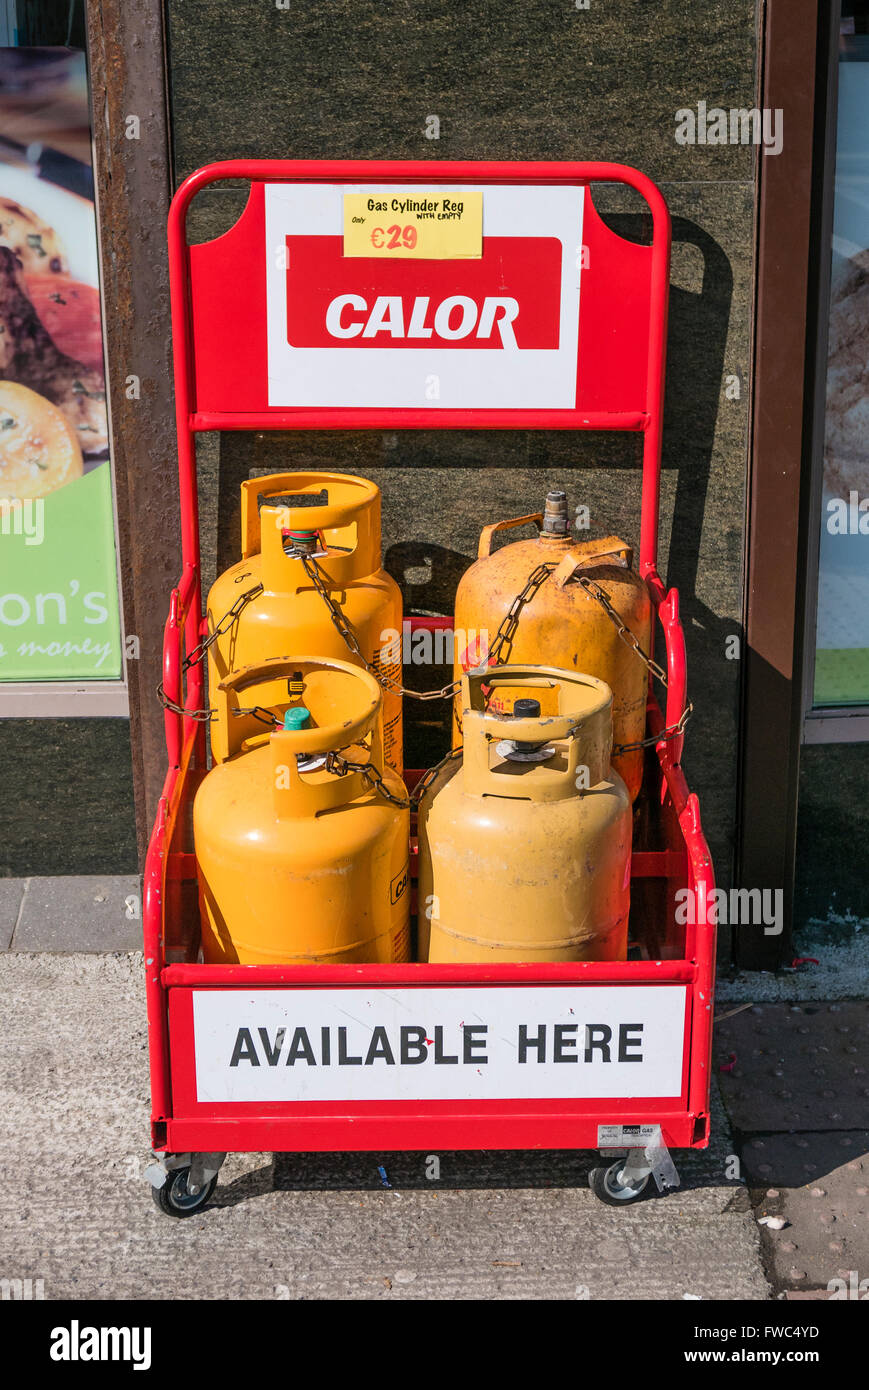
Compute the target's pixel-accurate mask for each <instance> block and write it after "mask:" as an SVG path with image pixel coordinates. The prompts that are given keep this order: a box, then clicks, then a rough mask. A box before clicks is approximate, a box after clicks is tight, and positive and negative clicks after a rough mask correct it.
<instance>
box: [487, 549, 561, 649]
mask: <svg viewBox="0 0 869 1390" xmlns="http://www.w3.org/2000/svg"><path fill="white" fill-rule="evenodd" d="M556 568H557V566H556V565H553V564H544V565H538V566H537V568H536V569H535V570H534V571H532V573H531V574H530V575H529V577H528V579H527V580H526V581H525V587H524V588H523V589H521V590H520V592H519V593H518V594H517V595H516V597H515V598H514V600H513V602H512V603H511V604H510V607H509V608H508V610H507V613H506V615H505V616H504V618H503V619H502V621H501V624H500V626H499V628H498V631H497V632H496V633H495V640H494V642H493V643H492V647H491V650H490V652H489V660H488V664H489V665H490V666H503V665H504V662H503V661H502V660H501V648H502V647H503V646H505V645H508V646H512V645H513V638H514V637H515V636H516V629H517V628H518V626H519V614H520V612H521V611H522V609H523V608H524V607H525V604H526V603H530V602H531V600H532V599H533V598H534V596H535V594H536V593H537V590H538V589H539V588H540V587H541V586H542V585H543V584H545V583H546V580H547V579H548V578H549V576H550V574H551V573H552V571H553V570H554V569H556ZM508 655H509V653H508Z"/></svg>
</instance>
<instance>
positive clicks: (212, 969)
mask: <svg viewBox="0 0 869 1390" xmlns="http://www.w3.org/2000/svg"><path fill="white" fill-rule="evenodd" d="M630 966H631V968H630V978H629V979H627V978H625V977H624V972H623V969H622V968H621V966H620V965H619V964H618V963H617V964H616V965H615V966H613V965H612V964H611V963H610V962H608V961H556V962H548V961H547V962H535V963H534V964H528V965H525V964H517V963H510V964H500V965H494V964H493V965H485V964H479V965H429V964H428V963H424V964H414V965H383V964H380V965H319V964H318V965H184V964H175V965H167V966H166V967H165V969H164V971H163V983H164V985H165V986H166V988H167V989H168V988H170V987H172V986H173V985H197V986H200V987H202V986H206V987H208V986H211V987H213V988H215V989H224V988H227V987H233V986H234V987H238V988H246V989H250V987H251V986H252V985H264V984H271V985H274V984H281V985H305V986H306V987H308V988H317V987H320V986H323V987H326V986H330V985H366V984H379V985H386V984H388V985H391V986H395V985H420V986H422V987H426V988H427V987H430V986H436V985H458V984H463V985H468V984H474V985H496V984H501V985H505V984H509V985H517V984H527V983H529V982H530V983H533V984H558V985H566V984H600V983H602V982H606V983H609V984H635V985H648V984H684V983H690V982H691V981H692V980H693V979H694V975H695V971H694V967H693V965H691V964H690V962H687V961H673V960H666V961H647V960H641V961H631V963H630Z"/></svg>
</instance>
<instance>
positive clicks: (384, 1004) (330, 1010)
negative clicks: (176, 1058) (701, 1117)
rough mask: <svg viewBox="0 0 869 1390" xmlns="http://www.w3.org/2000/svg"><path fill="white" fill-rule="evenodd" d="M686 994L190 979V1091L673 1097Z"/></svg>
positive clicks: (207, 1095)
mask: <svg viewBox="0 0 869 1390" xmlns="http://www.w3.org/2000/svg"><path fill="white" fill-rule="evenodd" d="M686 991H687V987H686V986H685V985H649V986H646V985H636V986H576V985H573V986H571V985H568V986H560V985H559V986H555V985H553V986H549V987H547V986H539V987H538V986H534V987H531V986H529V987H525V988H515V987H512V986H498V985H495V986H491V987H488V988H485V987H482V986H475V987H467V988H465V987H462V988H456V989H453V988H449V989H436V988H419V989H417V988H405V987H399V988H395V989H387V988H381V989H376V990H366V989H363V988H359V989H316V990H315V989H280V988H276V989H258V990H243V989H225V990H205V989H197V990H194V991H193V1022H194V1038H195V1051H196V1090H197V1100H198V1101H211V1102H215V1101H216V1102H220V1101H253V1102H256V1101H259V1102H271V1101H363V1100H504V1099H509V1098H516V1099H521V1098H523V1097H539V1098H544V1097H548V1098H552V1099H556V1098H566V1099H570V1098H582V1097H605V1098H608V1099H616V1098H625V1099H627V1098H634V1097H637V1098H641V1097H644V1096H679V1095H680V1093H681V1089H682V1053H683V1043H684V1034H685V1005H686Z"/></svg>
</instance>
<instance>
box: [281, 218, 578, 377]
mask: <svg viewBox="0 0 869 1390" xmlns="http://www.w3.org/2000/svg"><path fill="white" fill-rule="evenodd" d="M287 255H288V265H287V340H288V342H289V343H290V345H291V347H297V348H309V347H316V348H336V347H353V348H360V347H362V348H364V347H373V348H383V347H393V348H492V349H505V348H519V349H530V348H538V349H539V348H544V349H551V350H554V349H556V348H557V347H558V344H559V321H560V309H561V262H562V248H561V242H560V241H559V240H558V239H557V238H556V237H486V238H484V241H483V255H482V258H481V259H480V260H456V261H428V260H410V259H408V260H395V261H387V260H383V259H380V258H372V259H371V260H370V261H369V260H366V259H365V258H363V257H347V258H345V256H344V254H343V239H342V238H341V237H340V236H335V237H319V236H318V237H313V236H288V237H287Z"/></svg>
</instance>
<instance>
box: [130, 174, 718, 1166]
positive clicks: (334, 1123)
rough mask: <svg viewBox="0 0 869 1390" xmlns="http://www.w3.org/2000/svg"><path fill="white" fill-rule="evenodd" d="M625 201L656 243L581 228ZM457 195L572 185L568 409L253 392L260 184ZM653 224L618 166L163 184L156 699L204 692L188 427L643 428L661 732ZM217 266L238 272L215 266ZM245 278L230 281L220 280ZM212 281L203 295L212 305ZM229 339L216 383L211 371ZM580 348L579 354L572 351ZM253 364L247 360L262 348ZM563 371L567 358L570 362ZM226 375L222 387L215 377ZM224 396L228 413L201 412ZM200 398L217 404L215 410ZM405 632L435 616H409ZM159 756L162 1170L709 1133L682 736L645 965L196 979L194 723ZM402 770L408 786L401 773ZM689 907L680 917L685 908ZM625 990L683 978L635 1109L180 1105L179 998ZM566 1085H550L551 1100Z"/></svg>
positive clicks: (660, 826) (639, 841) (643, 854)
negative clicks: (624, 1128)
mask: <svg viewBox="0 0 869 1390" xmlns="http://www.w3.org/2000/svg"><path fill="white" fill-rule="evenodd" d="M227 179H233V180H238V179H242V180H245V181H247V182H249V183H250V188H251V191H250V197H249V201H248V205H247V208H246V210H245V213H244V214H243V216H242V218H241V219H240V220H239V222H238V223H236V225H235V227H234V228H232V229H231V231H230V232H228V233H226V234H225V236H223V237H221V238H218V240H217V241H214V242H208V243H205V244H203V245H202V246H194V247H190V246H188V242H187V235H186V216H187V211H188V208H189V206H190V203H191V201H192V200H193V198H194V197H195V195H196V194H197V193H198V192H199V191H200V190H201V189H202V188H205V187H207V186H209V185H211V184H213V183H215V182H216V181H218V180H227ZM595 182H614V183H620V184H623V185H628V186H629V187H631V188H633V189H635V190H636V191H637V192H638V193H639V194H640V195H641V196H642V197H643V198H644V199H645V202H646V204H647V206H648V208H649V211H650V213H651V219H652V240H651V244H650V245H648V246H641V245H638V244H636V243H633V242H628V241H626V240H624V239H623V238H621V237H618V236H616V235H615V233H613V232H612V231H610V229H609V228H608V227H607V226H606V225H605V224H604V223H603V221H602V220H601V219H600V218H599V217H598V216H597V214H596V213H595V210H594V204H593V202H592V198H591V189H590V185H591V184H592V183H595ZM282 183H289V184H311V183H315V184H316V183H322V184H346V185H354V184H355V185H358V184H365V185H372V184H391V183H395V184H402V185H419V186H420V187H432V186H433V185H438V186H439V187H441V188H449V187H450V186H451V185H453V186H454V185H456V184H473V185H475V186H483V187H485V186H488V185H491V186H493V187H494V186H498V185H511V184H512V185H521V186H525V185H539V186H543V185H567V186H571V187H576V188H579V189H581V190H582V194H581V196H582V199H583V200H584V219H585V220H584V223H583V242H584V246H585V244H586V243H587V244H588V250H589V269H588V271H587V272H584V274H585V279H584V280H583V288H582V313H581V315H580V321H579V323H580V326H579V338H580V347H581V348H583V349H584V351H585V357H586V358H588V359H589V367H588V370H587V371H585V372H583V371H580V375H579V379H578V384H577V399H576V404H575V406H574V407H573V408H569V409H554V410H553V409H517V410H514V409H483V410H481V409H469V410H464V409H463V410H455V409H447V408H445V409H431V408H357V407H349V408H334V407H321V408H305V407H298V408H285V407H277V408H276V407H274V406H269V405H268V403H267V402H266V400H265V399H264V397H262V396H261V395H260V394H259V387H258V384H257V381H258V377H257V374H258V373H261V369H262V361H261V352H262V347H261V344H260V343H259V341H258V339H259V337H260V336H261V332H262V328H263V324H262V318H263V312H264V311H263V304H262V300H263V295H264V290H263V284H262V280H263V275H262V273H261V270H260V266H259V263H258V260H257V255H258V254H259V256H260V257H264V253H265V241H264V239H263V230H264V224H263V220H262V202H263V196H264V188H265V186H266V185H274V184H282ZM669 250H670V219H669V213H668V211H667V207H666V204H665V202H664V199H663V196H662V195H661V193H660V192H659V190H658V189H657V188H656V187H655V185H654V184H653V183H652V182H651V181H650V180H649V179H648V178H646V177H645V176H644V175H642V174H640V173H638V172H637V171H636V170H633V169H630V168H627V167H625V166H621V165H615V164H597V163H530V164H529V163H466V162H461V163H453V162H450V163H434V162H425V163H419V162H417V163H411V162H377V161H374V162H368V161H364V162H363V161H339V162H333V161H328V162H320V161H316V162H314V161H247V160H234V161H228V162H225V163H221V164H214V165H210V166H208V167H206V168H204V169H200V170H199V171H197V172H196V173H194V174H193V175H191V177H190V178H188V179H187V180H186V182H185V183H184V184H183V185H182V187H181V188H180V189H179V191H178V193H177V194H176V196H175V199H174V201H173V203H172V208H171V211H170V215H169V262H170V274H171V296H172V323H173V335H174V343H173V351H174V372H175V395H176V411H177V431H178V454H179V471H180V489H181V518H182V546H183V572H182V576H181V579H180V582H179V584H178V586H177V588H175V589H174V590H173V591H172V595H171V600H170V607H169V617H168V620H167V623H166V628H165V642H164V661H163V675H164V688H165V691H166V694H167V695H168V697H169V700H170V701H171V702H172V703H174V704H175V705H177V706H180V707H182V708H184V709H185V710H188V711H194V710H196V709H198V708H199V707H200V706H201V705H202V704H203V701H204V695H205V691H204V687H203V672H202V666H201V665H193V666H191V667H190V668H189V670H187V671H186V672H185V670H184V664H183V658H184V655H185V653H187V652H190V651H191V650H192V649H193V648H194V647H195V646H196V644H197V643H198V642H199V641H200V640H201V638H202V636H204V635H205V633H206V631H207V627H206V623H205V620H204V619H203V617H202V604H201V592H200V556H199V523H198V507H197V483H196V455H195V435H196V433H197V432H198V431H204V430H218V429H272V430H274V429H311V428H320V429H322V428H330V429H335V428H345V429H360V428H381V429H382V428H385V427H390V428H426V429H432V428H463V429H467V428H489V429H491V428H504V429H529V428H547V429H553V428H558V429H588V430H604V429H605V430H633V431H638V432H640V433H641V434H642V437H643V496H642V521H641V542H640V555H639V565H640V574H641V576H642V578H643V579H644V580H645V582H646V584H647V585H648V588H649V592H650V594H651V597H652V600H653V604H654V609H655V611H656V613H657V617H658V621H659V623H660V625H661V629H662V632H663V639H664V644H665V650H666V664H667V672H668V681H669V684H668V690H667V700H666V710H665V711H664V713H662V712H661V710H660V709H659V707H658V704H657V702H656V700H655V697H654V695H653V693H652V691H651V689H650V690H649V696H648V705H647V721H648V730H649V732H650V734H655V733H659V732H661V731H662V730H663V729H664V726H665V725H672V724H675V723H676V722H677V720H678V719H679V717H680V715H681V714H682V712H683V709H684V707H685V703H686V659H685V641H684V634H683V630H682V625H681V622H680V618H679V600H678V593H677V591H676V590H675V589H670V590H669V591H668V590H667V589H666V588H665V586H664V585H663V583H662V581H661V579H660V577H659V575H658V573H657V568H656V565H657V539H658V497H659V480H660V467H661V430H662V410H663V385H664V356H665V342H666V324H667V298H668V288H669ZM233 258H234V259H233ZM230 265H234V267H235V270H236V272H238V270H239V267H240V266H244V267H245V270H246V273H245V274H244V275H240V274H235V275H230V274H228V270H229V268H230ZM218 286H219V288H220V293H218V292H217V291H218ZM229 325H232V326H233V328H234V336H233V338H232V340H231V342H232V348H233V351H232V361H231V367H232V374H231V377H230V375H229V374H228V373H227V371H226V368H225V366H221V362H220V354H218V353H217V351H216V349H215V343H216V342H219V343H220V346H221V349H222V351H223V353H224V355H225V350H226V346H227V338H226V336H225V331H226V329H227V327H228V326H229ZM589 344H591V345H592V347H593V353H592V354H590V353H589ZM258 354H259V355H258ZM580 360H581V361H582V360H583V356H582V353H580ZM230 381H231V382H232V383H233V384H232V385H231V386H230V385H226V386H225V384H226V383H228V382H230ZM224 387H225V389H226V390H227V392H228V394H229V396H230V398H231V401H232V404H231V406H230V407H229V408H222V407H221V406H220V405H219V401H220V399H221V393H222V391H223V390H224ZM216 402H218V404H216ZM412 622H415V623H416V624H417V625H419V626H427V627H434V626H448V625H449V624H450V622H451V620H450V619H448V618H445V619H432V618H420V619H416V620H412ZM165 726H166V743H167V749H168V755H169V769H168V772H167V776H166V780H165V784H164V787H163V794H162V797H161V799H160V803H159V808H158V812H157V817H156V821H155V824H154V828H153V833H152V835H151V840H150V844H149V848H148V854H147V860H146V865H145V880H144V909H143V918H144V947H145V966H146V978H147V1008H148V1024H149V1040H150V1041H149V1047H150V1068H151V1094H152V1142H153V1146H154V1148H155V1150H157V1151H162V1152H164V1154H165V1155H166V1156H167V1157H171V1156H172V1155H180V1154H188V1153H191V1154H192V1153H201V1154H208V1153H218V1154H219V1153H223V1152H227V1151H236V1152H245V1151H259V1150H267V1151H331V1150H372V1149H377V1150H398V1149H405V1150H414V1149H415V1150H423V1149H424V1150H428V1151H430V1150H432V1149H435V1150H436V1149H520V1148H521V1149H545V1148H572V1149H596V1148H598V1147H602V1145H601V1144H599V1129H600V1126H601V1125H647V1124H648V1125H659V1126H660V1128H661V1136H662V1139H663V1142H664V1143H665V1144H666V1145H667V1146H668V1147H674V1148H686V1147H690V1148H703V1147H705V1146H706V1144H707V1143H708V1134H709V1087H710V1070H709V1069H710V1048H711V1030H712V997H713V986H714V962H715V927H714V924H713V923H712V922H711V921H710V920H709V911H708V906H707V905H708V901H709V895H710V893H711V892H712V890H713V888H714V878H713V870H712V864H711V860H710V856H709V851H708V848H707V845H706V841H705V839H704V836H703V831H702V828H701V824H700V815H699V807H698V802H697V798H696V796H694V795H691V794H689V791H688V787H687V784H686V781H685V777H684V775H683V772H682V769H681V765H680V762H681V753H682V743H683V739H682V737H681V736H679V737H676V738H669V739H662V740H661V741H659V742H658V743H657V745H655V747H654V749H650V750H647V756H646V775H645V783H644V790H643V793H642V794H641V800H640V803H639V804H640V806H641V812H640V819H639V826H638V830H637V832H636V835H635V843H634V852H633V858H632V866H631V879H632V921H634V923H635V924H638V935H639V936H640V938H641V939H642V940H643V942H644V943H645V949H646V954H647V956H648V958H647V959H640V960H629V961H627V962H625V963H613V964H603V963H577V964H571V963H565V964H544V965H533V966H532V965H451V966H449V965H428V964H415V965H358V966H351V965H343V966H328V965H307V966H301V965H299V966H295V965H294V966H284V967H266V966H214V965H204V964H197V963H196V955H197V949H198V944H199V909H198V889H197V881H196V862H195V856H194V852H193V844H192V832H191V815H190V812H191V807H192V800H193V796H194V794H195V791H196V789H197V787H198V786H199V783H200V781H201V779H202V777H203V776H204V775H205V771H206V767H207V764H206V742H205V731H204V726H203V724H202V723H200V722H197V721H196V720H195V719H194V718H193V717H191V715H189V714H188V715H184V716H181V715H180V714H178V713H173V712H172V711H171V709H167V711H166V715H165ZM410 776H411V777H412V776H413V774H411V775H410ZM684 888H688V889H690V890H692V892H693V903H694V908H695V910H694V912H693V914H690V915H689V917H688V920H687V922H685V923H684V924H679V922H678V921H677V918H678V916H679V914H677V912H676V911H675V903H676V894H677V892H678V890H680V889H684ZM692 916H693V921H692V920H691V917H692ZM529 985H533V986H538V987H539V986H547V985H559V986H571V987H573V986H575V987H576V988H577V989H578V990H582V989H583V988H584V987H587V986H592V985H593V986H599V987H601V986H602V987H606V988H611V989H633V988H636V987H638V986H649V985H651V986H653V987H654V988H655V989H656V990H657V989H665V990H666V989H668V988H670V989H672V988H673V987H674V986H681V987H684V997H685V1001H686V1003H685V1020H684V1033H683V1063H682V1079H681V1088H680V1090H679V1094H678V1095H669V1096H661V1097H648V1096H644V1097H643V1098H642V1099H639V1098H631V1097H622V1098H614V1097H607V1096H605V1095H602V1096H593V1097H588V1096H586V1097H584V1098H580V1097H576V1096H570V1095H565V1096H564V1097H561V1098H555V1099H551V1098H550V1099H540V1098H535V1099H518V1098H514V1097H510V1096H505V1097H503V1098H502V1099H487V1100H474V1101H467V1100H463V1101H461V1102H458V1101H453V1100H443V1099H439V1100H413V1101H410V1100H407V1099H404V1100H400V1099H396V1100H379V1101H371V1100H368V1101H354V1102H352V1103H351V1102H349V1101H334V1102H332V1101H322V1100H321V1101H308V1102H305V1101H292V1102H275V1101H271V1102H268V1103H261V1102H255V1101H244V1102H229V1103H227V1102H221V1103H216V1102H214V1101H200V1100H199V1099H198V1097H197V1086H196V1069H195V1055H194V1054H195V1040H194V1027H193V995H194V993H195V992H196V991H200V992H201V991H211V990H219V991H232V990H245V991H247V992H250V991H252V990H257V989H262V988H268V989H271V990H274V989H278V988H279V989H282V990H287V991H295V990H303V991H312V990H317V989H320V988H337V987H340V988H349V989H354V988H361V989H367V990H371V989H375V990H377V989H384V990H386V989H396V988H399V987H401V988H405V987H408V988H414V987H420V986H426V987H429V988H432V987H434V988H437V989H443V990H447V991H448V990H450V989H453V988H457V987H465V986H477V987H481V988H494V989H497V988H498V987H505V986H511V987H517V988H521V987H524V986H529ZM566 1089H567V1088H566Z"/></svg>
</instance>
